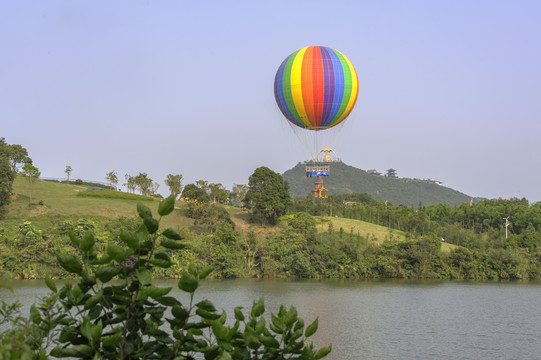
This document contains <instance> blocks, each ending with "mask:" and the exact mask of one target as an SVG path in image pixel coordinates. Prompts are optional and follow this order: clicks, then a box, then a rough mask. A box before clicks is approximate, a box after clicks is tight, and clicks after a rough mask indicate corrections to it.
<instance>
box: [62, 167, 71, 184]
mask: <svg viewBox="0 0 541 360" xmlns="http://www.w3.org/2000/svg"><path fill="white" fill-rule="evenodd" d="M71 171H72V168H71V166H69V165H66V170H64V172H65V173H66V176H67V177H68V185H69V183H70V176H71Z"/></svg>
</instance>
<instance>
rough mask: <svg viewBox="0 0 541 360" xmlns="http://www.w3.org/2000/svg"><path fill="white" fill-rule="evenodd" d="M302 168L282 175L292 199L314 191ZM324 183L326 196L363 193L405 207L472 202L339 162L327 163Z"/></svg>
mask: <svg viewBox="0 0 541 360" xmlns="http://www.w3.org/2000/svg"><path fill="white" fill-rule="evenodd" d="M305 166H306V163H298V164H297V165H296V166H295V167H293V168H292V169H289V170H287V171H286V172H285V173H284V174H283V177H284V180H286V181H288V183H289V187H290V193H291V195H292V196H293V197H304V196H306V195H309V194H310V193H311V191H312V190H313V188H314V181H315V180H316V178H315V177H313V178H307V177H306V176H305ZM324 181H325V187H326V188H327V189H328V190H329V194H335V195H336V194H351V193H367V194H369V195H370V196H371V197H372V198H374V199H376V200H381V201H388V202H390V203H391V204H394V205H405V206H408V207H411V206H414V207H416V206H418V205H419V203H422V204H423V205H436V204H449V205H457V204H460V203H462V202H467V201H469V200H470V199H472V197H471V196H469V195H466V194H464V193H461V192H459V191H457V190H453V189H451V188H448V187H445V186H442V185H438V184H437V183H436V182H435V181H431V180H419V179H408V178H398V177H396V178H393V177H387V176H378V175H372V174H370V173H368V172H367V171H364V170H361V169H358V168H356V167H353V166H350V165H347V164H345V163H343V162H340V161H337V162H332V163H331V175H330V176H328V177H325V178H324ZM473 200H474V201H476V200H478V199H476V198H473Z"/></svg>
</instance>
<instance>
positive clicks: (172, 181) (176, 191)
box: [165, 174, 182, 199]
mask: <svg viewBox="0 0 541 360" xmlns="http://www.w3.org/2000/svg"><path fill="white" fill-rule="evenodd" d="M165 185H167V186H168V187H169V191H171V194H173V195H175V199H176V198H177V197H178V196H179V195H180V193H181V190H182V175H180V174H176V175H173V174H169V175H167V179H165Z"/></svg>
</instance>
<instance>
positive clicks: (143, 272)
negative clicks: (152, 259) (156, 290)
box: [137, 268, 152, 285]
mask: <svg viewBox="0 0 541 360" xmlns="http://www.w3.org/2000/svg"><path fill="white" fill-rule="evenodd" d="M137 279H139V282H140V283H141V285H148V284H150V283H151V282H152V276H151V275H150V272H149V271H148V270H147V269H145V268H142V269H141V268H139V269H137Z"/></svg>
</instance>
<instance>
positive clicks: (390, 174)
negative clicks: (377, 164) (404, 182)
mask: <svg viewBox="0 0 541 360" xmlns="http://www.w3.org/2000/svg"><path fill="white" fill-rule="evenodd" d="M386 171H387V174H385V176H387V177H392V178H395V177H397V175H396V170H395V169H393V168H390V169H387V170H386Z"/></svg>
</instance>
